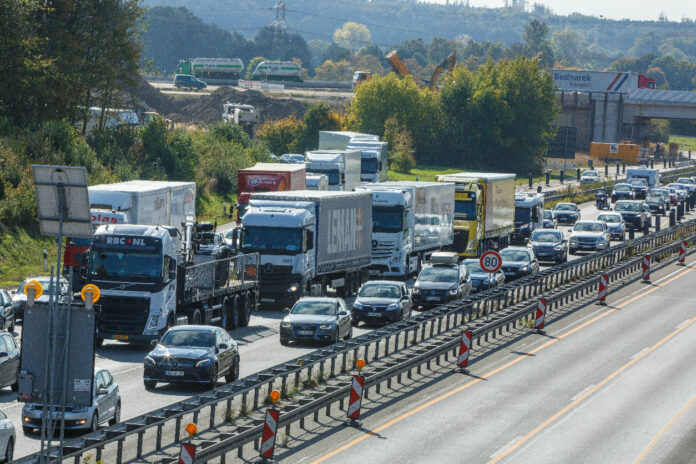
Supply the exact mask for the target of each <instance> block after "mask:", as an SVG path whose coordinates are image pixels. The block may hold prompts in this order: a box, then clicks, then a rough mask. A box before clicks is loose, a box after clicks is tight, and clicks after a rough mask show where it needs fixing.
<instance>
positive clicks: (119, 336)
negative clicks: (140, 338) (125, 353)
mask: <svg viewBox="0 0 696 464" xmlns="http://www.w3.org/2000/svg"><path fill="white" fill-rule="evenodd" d="M114 340H128V335H114Z"/></svg>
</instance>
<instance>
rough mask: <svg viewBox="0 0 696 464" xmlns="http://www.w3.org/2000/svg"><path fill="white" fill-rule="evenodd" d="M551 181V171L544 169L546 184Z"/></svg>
mask: <svg viewBox="0 0 696 464" xmlns="http://www.w3.org/2000/svg"><path fill="white" fill-rule="evenodd" d="M550 182H551V173H550V172H549V171H546V185H547V186H548V185H549V184H550Z"/></svg>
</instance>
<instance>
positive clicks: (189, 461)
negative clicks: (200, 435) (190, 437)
mask: <svg viewBox="0 0 696 464" xmlns="http://www.w3.org/2000/svg"><path fill="white" fill-rule="evenodd" d="M195 455H196V445H194V444H192V443H182V444H181V452H180V453H179V464H193V457H194V456H195Z"/></svg>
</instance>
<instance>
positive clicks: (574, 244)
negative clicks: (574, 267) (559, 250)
mask: <svg viewBox="0 0 696 464" xmlns="http://www.w3.org/2000/svg"><path fill="white" fill-rule="evenodd" d="M610 242H611V235H610V234H609V228H608V227H607V224H606V223H605V222H602V221H578V222H577V223H576V224H575V227H573V231H572V233H571V234H570V254H571V255H574V254H575V253H577V252H578V251H597V250H605V249H607V248H608V247H609V244H610Z"/></svg>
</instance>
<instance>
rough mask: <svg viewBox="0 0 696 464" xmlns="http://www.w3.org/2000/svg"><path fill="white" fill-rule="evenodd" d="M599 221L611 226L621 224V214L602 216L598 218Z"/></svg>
mask: <svg viewBox="0 0 696 464" xmlns="http://www.w3.org/2000/svg"><path fill="white" fill-rule="evenodd" d="M597 220H598V221H604V222H606V223H609V224H618V223H619V222H621V215H620V214H600V215H599V216H597Z"/></svg>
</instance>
